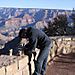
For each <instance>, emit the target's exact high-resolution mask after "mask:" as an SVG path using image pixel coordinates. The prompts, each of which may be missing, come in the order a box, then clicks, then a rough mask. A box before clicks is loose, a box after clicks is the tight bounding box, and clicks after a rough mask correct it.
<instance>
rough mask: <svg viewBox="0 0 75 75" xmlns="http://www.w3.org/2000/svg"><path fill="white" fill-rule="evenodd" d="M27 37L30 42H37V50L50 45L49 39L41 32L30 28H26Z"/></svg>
mask: <svg viewBox="0 0 75 75" xmlns="http://www.w3.org/2000/svg"><path fill="white" fill-rule="evenodd" d="M27 36H28V38H29V40H30V42H34V40H37V45H36V47H39V48H43V47H45V46H48V45H49V44H50V43H51V41H50V39H49V37H48V36H47V35H46V34H45V33H44V32H43V31H41V30H38V29H35V28H32V27H29V28H28V33H27ZM31 39H32V40H33V41H32V40H31Z"/></svg>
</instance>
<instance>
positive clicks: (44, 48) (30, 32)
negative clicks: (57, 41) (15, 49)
mask: <svg viewBox="0 0 75 75" xmlns="http://www.w3.org/2000/svg"><path fill="white" fill-rule="evenodd" d="M19 38H20V39H22V38H27V39H29V43H27V44H26V45H25V47H24V48H25V49H28V50H29V51H30V53H31V52H32V51H33V50H35V48H39V49H40V52H39V55H38V57H37V61H35V71H34V74H33V75H45V72H46V65H47V58H48V53H49V50H50V47H51V40H50V39H49V37H48V36H47V35H46V34H45V33H44V32H43V31H41V30H38V29H35V28H33V27H28V28H25V29H21V30H20V32H19Z"/></svg>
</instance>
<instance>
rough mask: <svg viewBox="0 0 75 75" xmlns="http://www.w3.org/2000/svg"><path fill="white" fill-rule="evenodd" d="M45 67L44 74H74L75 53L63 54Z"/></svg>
mask: <svg viewBox="0 0 75 75" xmlns="http://www.w3.org/2000/svg"><path fill="white" fill-rule="evenodd" d="M55 58H57V59H55V60H53V63H51V65H49V66H48V67H47V72H46V75H75V53H70V54H66V55H65V54H63V55H61V56H59V57H55Z"/></svg>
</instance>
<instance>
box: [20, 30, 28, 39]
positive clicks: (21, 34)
mask: <svg viewBox="0 0 75 75" xmlns="http://www.w3.org/2000/svg"><path fill="white" fill-rule="evenodd" d="M26 32H27V29H21V30H20V32H19V37H20V38H25V37H26Z"/></svg>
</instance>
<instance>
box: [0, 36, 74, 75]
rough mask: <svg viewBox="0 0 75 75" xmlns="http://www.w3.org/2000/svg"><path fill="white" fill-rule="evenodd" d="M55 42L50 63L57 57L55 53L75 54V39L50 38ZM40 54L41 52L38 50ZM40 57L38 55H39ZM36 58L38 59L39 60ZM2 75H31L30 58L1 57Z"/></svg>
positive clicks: (0, 71) (0, 74) (63, 37)
mask: <svg viewBox="0 0 75 75" xmlns="http://www.w3.org/2000/svg"><path fill="white" fill-rule="evenodd" d="M50 38H51V39H52V40H53V47H52V48H51V50H50V54H49V58H48V61H49V60H50V59H51V58H53V57H54V56H55V52H56V51H57V54H60V53H61V52H62V53H64V54H68V53H71V52H75V37H71V36H70V37H69V36H68V37H67V36H66V37H65V36H62V37H61V36H58V37H50ZM36 51H37V52H38V53H39V50H36ZM37 56H38V54H37ZM37 56H36V59H37ZM33 58H34V57H33V56H32V60H31V66H32V67H31V68H32V73H33V72H34V62H33ZM0 75H29V67H28V56H26V55H21V56H11V55H10V56H7V55H1V56H0Z"/></svg>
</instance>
